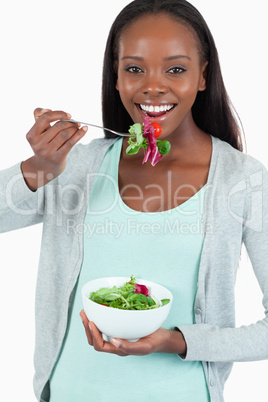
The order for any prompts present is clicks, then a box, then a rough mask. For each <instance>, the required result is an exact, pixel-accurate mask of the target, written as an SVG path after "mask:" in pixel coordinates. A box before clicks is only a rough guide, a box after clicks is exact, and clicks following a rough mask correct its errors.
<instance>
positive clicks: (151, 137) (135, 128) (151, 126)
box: [126, 116, 171, 166]
mask: <svg viewBox="0 0 268 402" xmlns="http://www.w3.org/2000/svg"><path fill="white" fill-rule="evenodd" d="M128 131H129V133H130V134H131V137H129V140H128V144H129V146H128V147H127V150H126V153H127V155H135V154H137V153H138V152H139V150H140V149H141V148H144V149H145V150H146V152H145V156H144V159H143V162H142V163H145V162H147V161H148V160H149V161H150V162H151V165H152V166H155V165H156V164H157V163H158V162H159V161H160V160H161V159H162V158H163V156H164V155H166V154H168V153H169V151H170V148H171V146H170V142H169V141H160V140H157V139H156V138H158V137H159V136H160V135H161V132H162V128H161V126H160V125H159V124H158V123H151V120H150V117H149V116H144V119H143V124H140V123H135V124H133V125H132V126H130V129H129V130H128Z"/></svg>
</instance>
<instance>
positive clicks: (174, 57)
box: [121, 55, 191, 61]
mask: <svg viewBox="0 0 268 402" xmlns="http://www.w3.org/2000/svg"><path fill="white" fill-rule="evenodd" d="M125 59H132V60H138V61H143V60H144V58H143V57H139V56H124V57H122V58H121V60H125ZM176 59H188V60H191V58H190V57H188V56H184V55H176V56H170V57H165V58H164V59H163V60H164V61H170V60H176Z"/></svg>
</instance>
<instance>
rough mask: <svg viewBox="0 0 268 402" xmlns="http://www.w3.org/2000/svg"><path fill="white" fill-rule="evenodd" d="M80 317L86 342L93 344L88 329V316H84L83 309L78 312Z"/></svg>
mask: <svg viewBox="0 0 268 402" xmlns="http://www.w3.org/2000/svg"><path fill="white" fill-rule="evenodd" d="M80 317H81V319H82V323H83V325H84V328H85V332H86V336H87V341H88V343H89V344H90V345H91V346H93V340H92V336H91V331H90V329H89V326H88V323H89V321H88V318H87V316H86V314H85V312H84V310H82V311H81V312H80Z"/></svg>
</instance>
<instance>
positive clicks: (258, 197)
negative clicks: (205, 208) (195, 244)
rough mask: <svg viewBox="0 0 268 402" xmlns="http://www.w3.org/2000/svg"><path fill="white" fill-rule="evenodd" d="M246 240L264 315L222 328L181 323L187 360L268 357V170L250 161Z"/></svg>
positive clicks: (229, 360)
mask: <svg viewBox="0 0 268 402" xmlns="http://www.w3.org/2000/svg"><path fill="white" fill-rule="evenodd" d="M249 165H250V167H249V172H248V174H246V187H247V190H246V199H245V209H244V215H243V216H244V221H243V234H242V240H243V242H244V244H245V247H246V250H247V252H248V255H249V258H250V261H251V264H252V267H253V270H254V273H255V276H256V278H257V281H258V283H259V286H260V289H261V291H262V294H263V307H264V318H263V319H262V320H259V321H258V322H256V323H252V324H250V325H243V326H241V327H237V328H222V327H219V326H215V325H209V324H206V323H201V324H194V325H181V326H180V325H178V326H177V329H179V330H180V331H181V332H182V334H183V336H184V338H185V341H186V344H187V354H186V356H183V357H182V358H183V359H185V360H200V361H210V362H242V361H257V360H265V359H268V172H267V170H266V168H265V167H264V166H263V165H262V164H261V163H259V162H258V163H249Z"/></svg>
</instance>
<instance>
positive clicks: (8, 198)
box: [0, 137, 268, 402]
mask: <svg viewBox="0 0 268 402" xmlns="http://www.w3.org/2000/svg"><path fill="white" fill-rule="evenodd" d="M114 141H115V140H108V139H96V140H93V141H92V142H91V143H90V144H88V145H81V144H80V145H77V146H76V147H74V149H73V150H72V151H71V153H70V154H69V156H68V160H67V166H66V169H65V171H64V172H63V173H62V174H61V175H60V176H59V177H58V178H57V179H54V180H53V181H51V182H50V183H49V184H47V185H46V186H44V187H42V188H40V189H39V190H38V191H36V192H31V191H30V190H29V189H28V187H27V186H26V184H25V182H24V179H23V177H22V174H21V170H20V164H17V165H15V166H13V167H11V168H9V169H6V170H4V171H2V172H0V232H5V231H9V230H14V229H17V228H21V227H25V226H28V225H32V224H36V223H40V222H43V235H42V247H41V255H40V263H39V271H38V279H37V288H36V347H35V356H34V362H35V376H34V390H35V394H36V397H37V400H38V401H41V400H42V401H49V377H50V374H51V371H52V369H53V366H54V364H55V362H56V360H57V358H58V355H59V352H60V349H61V346H62V342H63V338H64V334H65V330H66V325H67V318H68V309H69V306H70V304H71V303H72V292H73V289H74V287H75V284H76V280H77V277H78V275H79V271H80V267H81V262H82V257H83V234H82V231H81V230H77V231H76V230H75V228H78V227H79V225H81V224H83V222H84V216H85V212H86V208H87V205H88V200H89V195H90V190H91V187H92V183H93V180H94V175H95V174H96V173H97V172H98V169H99V166H100V163H101V161H102V159H103V156H104V154H105V152H106V150H107V149H108V147H109V146H110V145H111V144H112V143H113V142H114ZM212 145H213V146H212V159H211V164H210V170H209V177H208V183H207V190H206V198H205V206H204V232H205V239H204V246H203V251H202V256H201V263H200V271H199V280H198V291H197V295H196V302H195V323H194V324H193V325H180V323H179V322H178V325H177V327H178V328H179V329H180V330H181V331H182V333H183V335H184V337H185V340H186V343H187V355H186V356H185V357H184V358H185V360H200V361H202V362H203V366H204V370H205V375H206V379H207V384H208V388H209V392H210V397H211V402H222V401H223V400H224V399H223V387H224V383H225V381H226V379H227V378H228V376H229V374H230V371H231V368H232V363H233V362H235V361H251V360H261V359H267V358H268V173H267V171H266V169H265V167H264V166H263V165H262V164H261V163H260V162H258V161H257V160H255V159H254V158H252V157H250V156H248V155H245V154H243V153H241V152H239V151H237V150H235V149H234V148H232V147H231V146H230V145H228V144H227V143H225V142H223V141H220V140H219V139H217V138H214V137H212ZM242 242H244V244H245V246H246V249H247V252H248V254H249V257H250V260H251V263H252V266H253V269H254V272H255V275H256V278H257V280H258V282H259V285H260V287H261V290H262V292H263V306H264V309H265V313H266V317H265V318H264V319H263V320H260V321H258V322H257V323H253V324H251V325H248V326H242V327H240V328H236V327H235V306H234V304H235V300H234V285H235V279H236V272H237V268H238V265H239V259H240V252H241V245H242ZM85 342H86V338H85ZM137 358H138V357H137Z"/></svg>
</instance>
